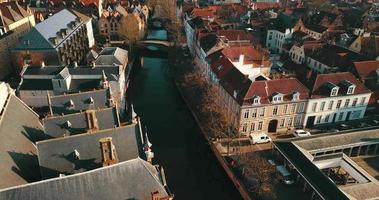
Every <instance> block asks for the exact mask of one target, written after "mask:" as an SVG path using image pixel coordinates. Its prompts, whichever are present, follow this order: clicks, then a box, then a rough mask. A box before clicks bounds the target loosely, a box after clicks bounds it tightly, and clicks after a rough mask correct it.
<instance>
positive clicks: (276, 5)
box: [252, 2, 282, 10]
mask: <svg viewBox="0 0 379 200" xmlns="http://www.w3.org/2000/svg"><path fill="white" fill-rule="evenodd" d="M281 6H282V4H281V3H273V2H257V3H252V7H253V9H257V10H265V9H272V8H280V7H281Z"/></svg>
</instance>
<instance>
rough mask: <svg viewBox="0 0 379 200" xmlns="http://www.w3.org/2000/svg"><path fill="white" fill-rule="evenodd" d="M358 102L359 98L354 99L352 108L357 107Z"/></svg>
mask: <svg viewBox="0 0 379 200" xmlns="http://www.w3.org/2000/svg"><path fill="white" fill-rule="evenodd" d="M357 102H358V98H354V100H353V103H352V104H351V106H353V107H355V106H356V105H357Z"/></svg>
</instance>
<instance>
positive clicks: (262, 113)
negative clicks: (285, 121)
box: [259, 108, 265, 117]
mask: <svg viewBox="0 0 379 200" xmlns="http://www.w3.org/2000/svg"><path fill="white" fill-rule="evenodd" d="M259 116H260V117H264V116H265V108H262V109H261V112H260V113H259Z"/></svg>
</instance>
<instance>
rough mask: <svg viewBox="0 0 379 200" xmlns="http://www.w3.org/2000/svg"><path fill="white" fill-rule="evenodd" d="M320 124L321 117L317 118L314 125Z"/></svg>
mask: <svg viewBox="0 0 379 200" xmlns="http://www.w3.org/2000/svg"><path fill="white" fill-rule="evenodd" d="M320 122H321V115H320V116H318V117H317V119H316V123H317V124H319V123H320Z"/></svg>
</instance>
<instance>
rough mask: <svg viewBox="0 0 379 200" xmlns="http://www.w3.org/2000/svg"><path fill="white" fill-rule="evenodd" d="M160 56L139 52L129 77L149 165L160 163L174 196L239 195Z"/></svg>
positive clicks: (221, 199) (220, 199)
mask: <svg viewBox="0 0 379 200" xmlns="http://www.w3.org/2000/svg"><path fill="white" fill-rule="evenodd" d="M154 34H155V35H157V37H158V38H159V36H160V35H162V34H163V35H164V33H162V31H160V32H151V34H150V35H149V36H150V38H151V37H154ZM160 39H162V38H160ZM152 49H154V48H152ZM165 56H166V57H167V55H164V54H163V53H162V57H160V56H157V55H156V53H154V56H152V55H151V54H149V53H145V54H144V55H143V60H144V62H143V66H142V67H141V68H140V69H138V70H136V71H135V73H134V76H133V79H132V81H131V92H132V94H131V96H132V101H133V104H134V108H135V111H136V113H137V114H138V115H139V116H140V117H141V119H142V120H143V122H144V124H145V125H146V126H147V129H148V134H149V139H150V141H151V143H152V144H153V147H152V148H153V151H154V153H155V158H154V161H155V162H154V163H157V164H160V165H162V166H163V167H164V169H165V174H166V179H167V182H168V185H169V188H170V190H171V191H172V193H174V194H175V199H178V200H182V199H191V200H193V199H197V200H202V199H207V200H208V199H210V200H213V199H215V200H224V199H225V200H226V199H228V200H229V199H231V200H234V199H235V200H239V199H241V197H240V195H239V193H238V191H237V190H236V189H235V188H234V185H233V183H232V182H231V181H230V180H229V178H228V177H227V175H226V174H225V172H224V171H223V169H222V167H221V166H220V165H219V163H218V161H217V159H216V158H215V157H214V155H213V154H212V152H211V149H210V148H209V146H208V145H207V142H206V140H205V139H204V137H203V135H202V134H201V133H200V130H199V127H198V126H197V124H196V122H195V121H194V119H193V118H192V115H191V113H190V111H189V110H188V108H187V106H186V104H185V102H184V101H183V99H182V98H181V96H180V94H179V93H178V91H177V88H176V87H175V84H174V82H173V79H172V77H171V75H170V74H169V73H168V69H167V65H168V63H167V58H165ZM194 98H196V97H194Z"/></svg>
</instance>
